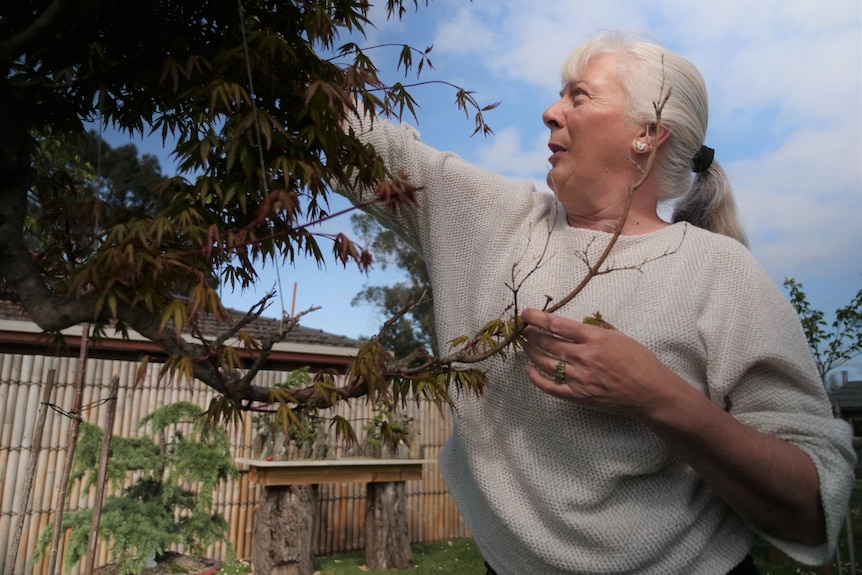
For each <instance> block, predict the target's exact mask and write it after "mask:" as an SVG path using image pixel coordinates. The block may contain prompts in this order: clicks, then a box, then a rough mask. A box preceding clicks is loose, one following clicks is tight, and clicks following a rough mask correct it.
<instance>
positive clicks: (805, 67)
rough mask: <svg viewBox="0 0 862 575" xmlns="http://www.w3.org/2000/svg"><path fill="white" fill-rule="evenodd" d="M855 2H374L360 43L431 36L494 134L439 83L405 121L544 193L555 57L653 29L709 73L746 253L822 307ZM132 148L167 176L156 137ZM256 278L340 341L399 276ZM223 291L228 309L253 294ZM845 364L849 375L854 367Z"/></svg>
mask: <svg viewBox="0 0 862 575" xmlns="http://www.w3.org/2000/svg"><path fill="white" fill-rule="evenodd" d="M378 3H379V4H383V2H382V1H381V2H378ZM540 6H541V7H540ZM860 11H862V8H860V2H859V1H858V0H825V1H822V2H811V1H810V0H762V1H760V2H749V1H748V0H725V1H723V2H720V3H717V2H710V3H694V2H689V1H688V0H656V1H653V2H649V3H646V2H636V1H630V0H617V1H608V0H602V1H597V0H556V1H555V2H542V3H539V2H535V0H473V2H469V1H468V0H432V1H431V3H430V5H429V6H428V7H427V8H422V9H420V10H419V11H418V12H416V13H414V12H412V11H411V12H408V14H407V15H406V16H405V18H404V20H403V21H401V22H398V21H390V22H386V21H385V18H384V17H383V16H384V15H383V13H382V10H380V12H379V14H380V15H379V17H377V18H374V21H375V22H376V23H377V27H376V28H375V29H373V30H371V31H370V34H369V37H368V39H367V41H366V42H365V45H377V44H381V43H387V42H394V43H410V44H411V45H413V46H416V47H418V48H422V49H424V48H425V47H426V46H430V45H433V47H434V48H433V50H432V52H431V54H430V56H431V61H432V62H433V64H434V70H426V71H424V72H423V74H422V80H445V81H448V82H453V83H456V84H458V85H461V86H463V87H465V88H468V89H470V90H473V91H474V92H475V96H476V98H477V99H478V100H479V101H480V102H481V103H483V104H487V103H492V102H496V101H500V102H501V105H500V107H499V108H498V109H497V110H495V111H493V112H491V113H490V114H489V115H488V121H489V122H490V124H491V125H492V127H493V128H494V130H495V135H494V136H492V137H488V138H484V137H482V136H474V137H472V138H471V137H470V134H471V132H472V129H473V124H472V119H468V118H465V116H464V114H463V113H462V112H459V111H458V110H457V109H456V108H455V106H454V92H453V91H452V90H451V89H449V88H446V87H444V86H442V85H431V86H425V87H422V88H419V89H417V90H415V92H414V95H415V96H417V98H418V99H419V101H420V104H421V106H422V109H421V111H420V113H419V118H418V122H417V121H414V120H412V119H411V120H410V122H411V123H412V124H414V125H416V126H417V127H418V129H419V130H420V131H421V132H422V136H423V140H424V141H425V142H426V143H428V144H430V145H432V146H435V147H437V148H440V149H446V150H452V151H454V152H456V153H458V154H460V155H461V156H462V157H464V158H465V159H467V160H469V161H471V162H474V163H476V164H478V165H481V166H483V167H486V168H489V169H492V170H495V171H498V172H500V173H503V174H506V175H509V176H512V177H515V178H522V179H529V180H532V181H535V182H536V185H537V186H539V187H542V188H543V187H544V186H545V184H544V179H545V177H544V175H545V172H546V170H547V168H548V164H547V161H546V159H547V157H548V150H547V137H548V133H547V130H546V129H545V128H544V126H543V125H542V121H541V113H542V111H543V110H544V108H545V107H547V106H548V105H549V104H551V103H552V102H553V101H554V99H555V98H556V97H557V94H558V91H559V89H560V84H559V66H560V64H561V62H562V60H563V59H564V58H565V56H566V54H567V53H568V52H569V51H570V50H571V48H572V47H573V46H574V45H575V44H577V42H578V41H580V40H581V39H583V38H585V37H587V36H589V35H592V34H593V33H595V32H596V31H598V30H602V29H609V28H613V29H620V30H627V31H639V32H646V33H648V34H650V35H652V36H654V37H656V38H657V39H658V40H660V41H661V42H662V43H663V44H665V45H666V46H668V47H669V48H671V49H673V50H676V51H677V52H680V53H681V54H683V55H684V56H686V57H687V58H688V59H690V60H691V61H692V62H693V63H694V64H695V65H697V66H698V68H699V69H700V70H701V72H702V74H703V76H704V77H705V79H706V81H707V85H708V88H709V92H710V127H709V132H708V135H707V140H706V143H707V144H708V145H710V146H712V147H714V148H715V149H716V159H717V160H718V161H719V162H720V163H721V164H722V166H723V167H724V168H725V170H726V171H727V173H728V175H729V177H730V180H731V182H732V183H733V185H734V189H735V194H736V198H737V203H738V205H739V209H740V212H741V215H742V218H743V222H744V224H745V227H746V229H747V231H748V233H749V236H750V239H751V248H752V252H753V253H754V255H755V256H756V257H757V259H758V260H759V261H760V262H761V263H762V264H763V266H764V267H765V268H766V269H767V271H768V272H769V273H770V275H771V276H772V278H773V279H774V280H775V281H776V282H778V283H781V282H782V281H783V279H784V278H785V277H793V278H796V279H797V280H798V281H801V282H802V283H803V284H804V285H805V289H806V292H807V294H808V298H809V301H810V302H811V303H812V305H813V306H814V307H815V308H818V309H822V310H824V311H827V312H829V313H831V312H832V311H834V310H835V309H836V308H838V307H840V306H843V305H845V304H846V303H848V302H849V301H850V299H851V298H852V297H853V295H854V294H855V293H856V292H857V291H858V290H859V288H860V287H862V253H860V248H862V223H860V221H859V220H860V217H859V216H860V208H862V35H860V30H862V23H860ZM375 57H376V58H377V60H376V61H377V62H378V65H380V66H381V68H386V67H387V65H388V64H390V63H391V66H392V67H394V64H395V62H396V59H397V50H392V51H391V52H387V51H385V50H381V51H379V52H377V53H375ZM106 138H107V139H108V140H109V141H110V142H111V143H112V144H115V143H116V144H119V143H122V142H120V141H117V140H114V139H112V138H110V137H108V136H107V135H106ZM135 143H136V144H137V145H138V147H139V149H141V151H142V152H147V153H155V154H157V155H158V156H159V157H160V158H161V161H162V166H163V168H164V170H165V171H166V172H170V170H171V162H170V160H169V159H168V158H167V156H166V155H165V154H164V152H163V151H162V150H160V149H159V148H158V142H157V141H150V140H147V141H140V140H138V141H135ZM340 205H341V203H340V201H336V202H335V204H334V205H333V208H337V207H339V206H340ZM326 229H327V230H328V231H332V230H334V229H341V230H343V231H350V224H349V221H348V219H347V218H342V219H340V220H337V221H334V222H329V223H327V224H326ZM261 275H262V278H263V281H262V283H261V286H260V287H261V292H260V293H263V292H265V291H267V290H268V289H271V288H276V289H279V286H280V292H281V295H280V297H279V298H278V299H277V301H276V302H275V304H274V305H273V306H272V307H271V308H270V312H271V315H278V314H279V313H280V310H281V307H282V305H283V306H284V308H285V310H286V311H288V312H289V311H290V309H291V304H292V296H293V286H294V282H296V283H297V294H296V304H295V305H296V310H297V311H299V310H303V309H307V308H309V307H311V306H322V309H320V310H318V311H315V312H313V313H311V314H309V315H307V316H306V317H305V318H304V319H303V322H302V323H303V324H304V325H307V326H309V327H314V328H320V329H323V330H326V331H329V332H333V333H338V334H344V335H348V336H353V337H355V336H360V335H371V334H373V333H374V332H375V331H376V330H377V327H378V326H379V325H380V323H381V320H382V318H379V317H377V316H376V314H375V312H374V310H371V309H369V308H367V307H365V308H363V307H352V306H351V305H350V300H351V299H352V297H353V296H354V295H355V294H356V292H358V291H359V290H360V289H361V288H362V287H363V285H365V284H383V283H389V282H392V281H394V280H396V279H397V274H395V273H393V272H392V271H391V270H390V271H387V272H384V271H382V270H372V272H371V273H369V274H368V275H367V276H366V275H363V274H361V273H359V272H357V271H355V270H352V269H347V270H344V269H342V268H341V267H340V266H337V265H336V264H334V263H330V264H329V266H328V267H327V268H326V269H325V270H318V269H317V266H316V265H314V264H312V263H311V262H305V263H300V264H298V265H297V266H296V267H295V268H291V267H288V268H284V269H282V270H279V271H278V273H276V270H274V269H272V268H271V267H270V268H266V269H263V270H261ZM224 295H225V301H226V303H227V305H229V306H231V307H237V308H243V307H248V306H249V305H251V304H252V303H253V302H254V301H256V298H257V297H259V296H258V293H255V292H250V293H244V294H239V293H233V294H230V293H226V294H224ZM282 301H283V304H282ZM857 363H858V362H857ZM853 374H854V376H862V364H859V367H858V368H854V370H853Z"/></svg>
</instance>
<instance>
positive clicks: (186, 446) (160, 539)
mask: <svg viewBox="0 0 862 575" xmlns="http://www.w3.org/2000/svg"><path fill="white" fill-rule="evenodd" d="M202 413H203V410H202V409H201V408H200V407H198V406H197V405H195V404H193V403H189V402H179V403H174V404H171V405H167V406H164V407H160V408H158V409H156V410H155V411H153V413H151V414H150V415H148V416H147V417H145V418H143V419H142V420H141V421H140V423H139V428H141V427H144V426H145V425H146V424H147V423H152V428H153V434H154V435H155V436H156V437H157V439H156V440H153V439H152V438H151V437H132V438H124V437H119V436H114V437H113V438H112V439H111V457H110V459H109V460H108V479H109V481H110V483H111V485H112V486H113V491H114V493H117V495H111V496H108V497H106V498H105V504H104V505H103V507H102V517H101V521H100V529H99V536H100V538H101V540H102V541H103V542H104V543H105V544H107V545H109V548H110V557H111V560H112V561H113V562H115V563H116V564H117V567H118V568H119V573H120V575H130V574H134V573H140V572H141V570H142V569H143V566H144V562H145V561H146V560H147V558H148V557H149V556H152V554H153V553H155V554H156V557H157V558H158V557H159V556H160V555H161V554H163V553H165V551H166V550H167V549H168V547H169V546H171V545H176V544H181V545H183V546H184V548H185V549H187V550H189V552H190V553H193V554H200V553H203V551H204V550H205V549H206V548H207V547H208V546H209V545H211V544H212V543H214V542H216V541H220V540H226V538H227V529H228V524H227V522H226V521H225V519H224V518H223V517H222V516H221V515H219V514H214V513H212V506H213V491H214V490H215V488H216V487H217V486H218V485H219V484H221V483H223V482H224V481H226V480H227V479H229V478H232V477H235V476H236V475H237V469H236V466H235V465H234V463H233V459H232V457H231V453H230V443H229V440H228V436H227V433H226V432H225V430H224V429H221V428H213V427H209V426H207V425H206V422H205V420H204V418H203V417H202ZM103 435H104V431H103V430H102V429H101V428H100V427H98V426H95V425H92V424H87V423H82V424H81V439H80V441H79V444H78V448H77V449H76V451H75V458H74V467H73V470H74V471H73V475H72V478H71V481H70V483H69V484H70V485H72V484H73V483H72V482H73V481H81V482H82V485H81V488H82V492H86V491H88V490H89V489H90V487H91V486H92V485H93V484H94V483H95V481H96V477H97V474H98V457H99V452H100V447H99V446H100V444H101V442H102V436H103ZM124 486H125V487H124ZM91 516H92V509H79V510H76V511H72V512H69V513H66V514H64V517H63V529H64V530H71V536H70V539H69V543H68V546H67V548H66V553H65V568H66V569H67V570H69V569H71V568H72V567H73V566H74V565H75V564H76V563H77V562H78V561H79V560H80V559H81V557H83V555H84V553H85V552H86V547H87V538H88V534H89V530H90V518H91ZM50 535H51V525H48V526H47V527H46V528H45V530H44V531H43V532H42V534H41V537H40V540H39V545H38V546H37V549H36V558H37V559H38V558H39V557H40V556H41V555H43V554H44V552H45V549H46V548H47V546H48V544H49V540H50Z"/></svg>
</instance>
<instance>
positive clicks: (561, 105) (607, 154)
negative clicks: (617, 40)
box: [542, 54, 644, 199]
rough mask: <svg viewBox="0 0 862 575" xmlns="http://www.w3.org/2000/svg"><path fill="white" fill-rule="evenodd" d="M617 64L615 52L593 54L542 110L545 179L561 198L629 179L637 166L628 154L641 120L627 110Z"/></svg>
mask: <svg viewBox="0 0 862 575" xmlns="http://www.w3.org/2000/svg"><path fill="white" fill-rule="evenodd" d="M621 66H622V62H621V56H620V55H618V54H602V55H600V56H596V57H595V58H593V59H592V60H591V61H590V62H589V64H588V65H587V66H586V68H585V69H584V70H583V72H582V73H581V74H580V77H578V78H572V79H571V80H570V81H569V83H568V84H566V86H565V87H564V88H563V91H562V92H561V94H560V96H561V97H560V100H559V101H557V102H556V103H555V104H553V105H552V106H551V107H549V108H548V109H547V110H545V113H544V114H542V119H543V121H544V123H545V125H546V126H547V127H548V128H549V129H550V130H551V136H550V140H549V141H548V147H549V148H550V149H551V152H552V154H551V157H550V158H549V159H548V161H549V162H550V163H551V169H550V171H549V172H548V178H547V180H548V185H549V186H550V187H551V189H552V190H554V191H555V192H556V193H557V195H558V196H559V197H560V198H561V199H564V198H565V197H567V196H571V195H572V194H573V193H577V194H583V193H601V192H603V190H605V189H606V188H607V186H609V185H610V186H617V185H618V184H617V182H618V181H619V179H620V177H623V178H626V180H627V181H628V180H630V179H631V177H632V174H633V172H632V171H633V170H637V169H638V168H637V166H636V165H635V164H634V161H633V160H632V158H633V157H634V150H635V147H634V146H635V143H636V141H637V138H638V136H639V135H642V134H643V131H644V126H642V125H638V124H636V123H635V122H634V121H633V120H631V119H630V118H629V116H628V114H627V113H626V95H625V92H624V91H623V87H622V84H621V83H620V81H619V78H618V77H617V73H618V70H620V68H621ZM602 186H605V187H604V188H603V187H602Z"/></svg>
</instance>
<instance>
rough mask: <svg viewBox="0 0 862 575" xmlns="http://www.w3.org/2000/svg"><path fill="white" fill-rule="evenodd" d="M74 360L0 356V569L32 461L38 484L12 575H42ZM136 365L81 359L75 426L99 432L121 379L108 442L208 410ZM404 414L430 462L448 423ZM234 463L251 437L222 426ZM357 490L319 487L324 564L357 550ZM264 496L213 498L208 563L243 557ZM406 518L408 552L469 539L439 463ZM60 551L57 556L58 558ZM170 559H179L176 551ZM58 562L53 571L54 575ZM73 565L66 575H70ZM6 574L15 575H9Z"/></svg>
mask: <svg viewBox="0 0 862 575" xmlns="http://www.w3.org/2000/svg"><path fill="white" fill-rule="evenodd" d="M79 361H80V360H79V359H78V358H77V357H52V356H43V355H19V354H12V353H9V354H2V353H0V482H2V483H0V566H2V565H4V564H5V563H6V553H7V547H8V546H9V545H6V544H3V543H4V542H8V541H11V539H12V529H13V528H14V527H15V526H16V524H17V523H18V517H19V515H20V514H21V511H22V509H24V507H25V506H24V502H22V501H21V500H20V499H21V497H20V496H21V493H22V490H23V485H24V482H25V476H26V474H27V470H28V466H29V462H30V459H31V458H32V457H34V456H35V457H37V465H36V477H35V481H34V483H33V488H32V495H31V502H30V506H29V511H28V513H27V516H26V517H25V518H24V522H23V523H24V530H23V533H22V536H21V546H20V547H21V548H20V552H19V553H18V557H17V559H16V562H15V570H14V575H19V574H24V573H28V574H29V573H33V574H34V575H45V567H46V566H45V564H46V561H45V560H44V559H43V560H41V561H39V562H34V561H33V559H32V555H33V550H34V549H35V548H36V543H37V539H38V537H39V535H40V533H41V532H42V531H43V530H44V529H45V528H46V527H47V526H48V525H49V524H50V522H51V521H52V519H53V515H54V512H55V511H56V510H57V509H58V508H59V505H60V499H61V493H60V492H59V491H60V487H59V485H58V483H59V481H60V475H61V471H62V469H63V465H64V462H65V459H66V444H67V437H68V434H69V430H70V422H71V420H70V418H69V417H68V416H67V415H66V414H67V413H68V412H69V411H70V410H71V409H72V406H73V400H74V382H75V373H76V370H77V368H78V363H79ZM138 365H139V364H138V363H137V362H134V361H127V360H112V359H92V358H91V359H88V360H87V365H86V368H87V369H86V376H85V377H86V387H85V391H84V399H83V405H84V406H85V407H84V409H83V413H82V417H83V419H84V420H85V421H87V422H89V423H93V424H96V425H99V426H101V427H104V426H105V422H106V419H107V413H108V402H107V400H108V396H109V390H110V382H111V378H112V377H113V376H117V377H119V382H120V384H119V393H118V396H117V404H116V419H115V422H114V434H115V435H121V436H125V437H130V436H134V435H139V434H142V433H150V432H151V429H149V428H148V427H145V428H143V429H141V430H139V429H138V422H139V421H140V419H141V418H143V417H144V416H146V415H147V414H149V413H150V412H152V411H153V410H154V409H155V408H156V407H159V406H162V405H167V404H169V403H174V402H177V401H191V402H193V403H195V404H197V405H200V406H201V407H203V408H206V407H207V406H208V405H209V402H210V400H211V399H212V398H213V397H214V396H215V392H214V391H212V390H211V389H209V388H208V387H206V386H204V385H202V384H196V385H195V386H194V387H192V388H190V387H189V386H188V384H187V383H174V382H168V381H161V382H160V381H158V371H159V367H160V366H159V365H157V364H155V365H150V366H149V367H148V371H147V374H146V377H145V378H144V379H143V381H141V382H139V383H138V384H137V385H136V384H135V377H136V370H137V368H138ZM52 369H53V370H54V371H55V382H54V393H53V397H52V398H51V399H50V403H51V404H52V405H53V406H54V409H53V410H51V411H49V412H48V416H47V418H46V422H45V427H44V431H43V436H42V445H41V446H39V445H33V435H34V422H35V421H36V419H37V414H38V411H39V407H40V403H41V392H42V387H43V385H44V382H45V381H46V380H47V377H48V372H49V371H50V370H52ZM287 374H288V372H286V371H269V372H265V373H261V374H260V375H259V376H258V380H257V383H259V384H261V385H272V384H275V383H276V382H279V381H283V380H284V379H286V377H287ZM336 409H337V413H338V414H339V415H342V416H343V417H346V418H348V419H350V420H351V421H352V422H353V424H354V428H355V429H356V430H357V433H361V429H362V425H363V422H364V421H367V420H369V419H371V418H373V413H372V412H371V409H370V406H368V405H367V404H366V403H365V402H364V401H361V400H360V401H356V402H354V403H351V404H350V405H349V406H347V405H341V406H339V407H338V408H336ZM407 415H410V416H411V417H413V418H414V419H415V420H416V421H417V422H418V423H419V433H420V441H421V444H422V450H423V453H422V456H423V458H425V459H432V460H434V461H436V460H437V456H438V454H439V452H440V448H441V447H442V445H443V443H444V442H445V440H446V438H447V437H448V435H449V430H450V422H449V421H448V417H444V416H443V415H442V414H441V413H439V411H438V410H437V408H436V407H434V406H432V405H430V404H428V403H425V402H422V403H421V404H420V405H416V404H415V403H411V404H409V405H408V407H407ZM228 432H229V434H230V437H231V449H232V452H233V455H234V457H251V456H252V453H251V443H252V439H253V434H254V430H253V429H252V422H251V418H250V417H245V418H244V420H243V422H242V424H240V425H239V426H238V427H236V428H234V427H230V428H229V429H228ZM365 487H366V486H365V485H364V484H360V483H339V484H321V485H320V487H319V499H320V522H319V528H318V531H317V533H316V535H315V544H314V552H315V554H318V555H328V554H333V553H342V552H348V551H358V550H361V549H363V548H364V544H365V541H364V536H363V525H364V519H365ZM261 490H262V488H261V487H260V486H258V485H256V484H253V483H251V482H249V480H248V474H246V473H243V474H241V475H240V476H239V478H238V479H236V480H232V481H230V482H229V483H227V484H226V485H224V486H223V487H222V488H221V489H220V490H219V492H218V493H217V494H216V497H215V509H214V511H215V512H217V513H221V514H222V515H223V516H224V517H225V518H226V519H227V521H228V523H229V525H230V532H229V536H228V538H229V541H230V544H229V545H228V544H224V543H219V544H215V545H213V546H211V547H210V548H209V549H208V550H207V556H209V557H213V558H217V559H221V560H225V559H228V558H230V557H231V556H232V554H233V556H235V557H237V558H245V557H250V555H251V545H252V541H251V537H252V515H253V510H254V504H255V502H256V501H257V499H258V497H259V496H260V493H261ZM406 494H407V513H408V523H409V529H410V537H411V541H412V542H414V543H419V542H428V541H438V540H445V539H456V538H462V537H468V536H469V533H468V531H467V528H466V527H465V526H464V524H463V521H462V519H461V517H460V515H459V513H458V511H457V508H456V507H455V504H454V502H453V501H452V499H451V498H450V496H449V495H448V493H447V491H446V488H445V486H444V484H443V481H442V479H441V477H440V472H439V469H438V467H437V464H436V463H435V464H433V465H426V466H425V467H424V470H423V477H422V479H421V480H419V481H408V482H407V484H406ZM94 495H95V493H94V490H91V491H90V492H86V493H84V492H81V489H80V486H79V485H78V484H73V486H72V488H71V490H70V495H69V497H68V499H67V500H66V509H67V510H70V511H71V510H75V509H80V508H85V507H89V506H90V505H91V504H92V502H93V500H94ZM65 544H66V541H65V540H64V541H63V542H61V549H59V557H62V556H63V551H64V549H63V547H64V546H65ZM178 551H183V550H182V549H181V548H180V549H178ZM107 562H108V555H107V549H105V546H104V545H100V549H99V553H98V558H97V560H96V562H95V564H96V565H103V564H105V563H107ZM60 565H61V564H60V562H58V572H59V571H60V569H59V567H60ZM78 570H79V566H76V567H75V568H73V570H71V571H69V573H71V574H72V575H78ZM6 575H13V574H12V573H9V574H6Z"/></svg>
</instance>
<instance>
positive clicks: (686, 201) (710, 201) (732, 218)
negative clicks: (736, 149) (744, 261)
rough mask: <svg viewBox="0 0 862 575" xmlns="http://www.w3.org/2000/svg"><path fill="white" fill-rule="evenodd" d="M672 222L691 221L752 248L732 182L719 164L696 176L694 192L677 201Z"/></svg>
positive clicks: (690, 191)
mask: <svg viewBox="0 0 862 575" xmlns="http://www.w3.org/2000/svg"><path fill="white" fill-rule="evenodd" d="M672 220H673V222H674V223H676V222H689V223H690V224H692V225H695V226H697V227H699V228H703V229H705V230H709V231H711V232H715V233H718V234H722V235H725V236H728V237H731V238H733V239H735V240H736V241H738V242H739V243H741V244H742V245H744V246H745V247H748V238H747V237H746V235H745V230H743V229H742V223H741V222H740V220H739V215H738V214H737V212H736V202H735V201H734V200H733V192H732V191H731V188H730V181H729V180H728V179H727V175H726V174H725V173H724V170H722V169H721V166H719V165H718V163H717V162H713V163H712V165H711V166H709V168H707V169H706V170H704V171H703V172H701V173H699V174H697V175H696V176H695V179H694V184H692V186H691V189H690V190H689V191H688V193H687V194H685V195H684V196H683V197H682V198H680V200H679V201H678V202H677V204H676V207H675V208H674V210H673V217H672Z"/></svg>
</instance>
